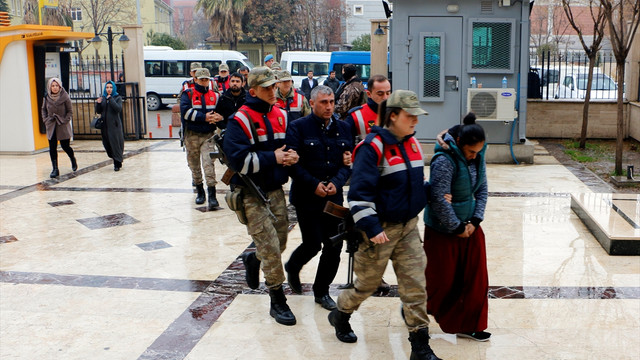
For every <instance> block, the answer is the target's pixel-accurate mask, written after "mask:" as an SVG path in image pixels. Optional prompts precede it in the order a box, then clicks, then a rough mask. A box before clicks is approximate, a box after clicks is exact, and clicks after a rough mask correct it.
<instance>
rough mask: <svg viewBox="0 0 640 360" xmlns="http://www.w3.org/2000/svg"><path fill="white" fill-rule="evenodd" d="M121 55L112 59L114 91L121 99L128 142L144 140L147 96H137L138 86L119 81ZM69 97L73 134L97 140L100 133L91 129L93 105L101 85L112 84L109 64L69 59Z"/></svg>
mask: <svg viewBox="0 0 640 360" xmlns="http://www.w3.org/2000/svg"><path fill="white" fill-rule="evenodd" d="M123 60H124V59H123V57H122V55H119V56H116V57H115V58H114V62H113V67H114V73H115V74H114V75H115V76H116V79H114V81H115V82H116V88H117V90H118V93H119V94H120V95H121V96H122V99H123V103H122V105H123V106H122V121H123V123H124V124H123V125H124V126H123V127H124V136H125V139H127V140H138V139H142V138H144V136H145V134H146V133H147V111H146V96H141V95H140V93H139V87H138V83H135V82H124V81H118V80H119V79H118V78H120V75H122V80H124V79H125V78H126V77H125V76H124V74H125V73H124V70H125V69H124V61H123ZM69 73H70V74H69V96H70V97H71V103H72V104H73V114H74V117H73V134H74V137H75V138H78V139H81V138H96V137H99V136H100V131H99V130H94V129H91V126H90V124H91V120H92V119H93V117H94V115H95V102H96V99H97V98H98V97H100V96H101V95H102V89H103V86H104V84H105V83H106V82H107V81H109V80H111V64H110V62H109V59H108V58H106V57H102V58H101V57H94V56H87V57H80V56H75V57H73V56H72V57H71V64H70V67H69Z"/></svg>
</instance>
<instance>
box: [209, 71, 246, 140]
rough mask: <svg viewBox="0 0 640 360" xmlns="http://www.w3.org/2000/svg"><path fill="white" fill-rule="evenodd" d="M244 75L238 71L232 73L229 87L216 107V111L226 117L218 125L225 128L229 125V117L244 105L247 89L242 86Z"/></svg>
mask: <svg viewBox="0 0 640 360" xmlns="http://www.w3.org/2000/svg"><path fill="white" fill-rule="evenodd" d="M242 82H243V77H242V75H240V74H238V73H233V74H231V75H230V79H229V88H228V89H227V90H226V91H225V92H224V93H223V94H222V97H221V98H220V102H219V103H218V106H217V108H216V112H217V113H218V114H220V115H222V118H223V119H224V120H223V121H222V122H221V123H220V124H218V127H220V128H224V127H226V125H227V121H228V120H229V117H231V116H233V114H235V113H236V111H238V109H239V108H240V106H242V105H244V101H245V99H246V96H247V91H246V90H245V89H244V87H243V86H242Z"/></svg>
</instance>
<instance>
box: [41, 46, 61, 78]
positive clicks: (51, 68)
mask: <svg viewBox="0 0 640 360" xmlns="http://www.w3.org/2000/svg"><path fill="white" fill-rule="evenodd" d="M52 77H57V78H58V79H60V77H61V73H60V53H58V52H47V53H45V55H44V78H45V79H46V81H49V79H50V78H52Z"/></svg>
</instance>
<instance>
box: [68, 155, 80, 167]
mask: <svg viewBox="0 0 640 360" xmlns="http://www.w3.org/2000/svg"><path fill="white" fill-rule="evenodd" d="M69 159H71V170H73V171H76V170H78V162H77V161H76V157H75V156H73V155H72V156H69Z"/></svg>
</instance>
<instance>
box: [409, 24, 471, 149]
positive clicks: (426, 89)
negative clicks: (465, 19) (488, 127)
mask: <svg viewBox="0 0 640 360" xmlns="http://www.w3.org/2000/svg"><path fill="white" fill-rule="evenodd" d="M462 34H463V31H462V17H435V16H410V17H409V34H408V36H409V40H410V41H409V53H410V54H412V56H411V59H410V61H409V79H408V84H409V90H411V91H415V92H416V94H418V98H419V99H420V104H421V106H422V107H423V108H424V109H425V110H427V112H429V115H428V116H426V117H424V116H422V117H421V119H420V123H419V124H418V126H417V130H416V131H417V137H418V138H419V139H421V140H432V139H435V137H436V135H437V134H438V133H439V132H441V131H442V130H444V129H448V128H449V127H451V126H453V125H457V124H459V123H460V115H461V113H462V112H461V106H462V99H461V90H460V89H462V90H464V89H466V86H462V83H461V81H460V79H461V75H462V52H463V46H462Z"/></svg>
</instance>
